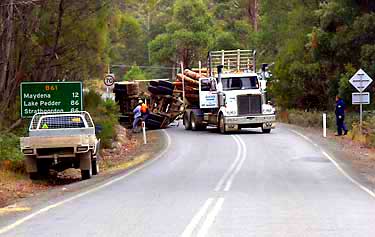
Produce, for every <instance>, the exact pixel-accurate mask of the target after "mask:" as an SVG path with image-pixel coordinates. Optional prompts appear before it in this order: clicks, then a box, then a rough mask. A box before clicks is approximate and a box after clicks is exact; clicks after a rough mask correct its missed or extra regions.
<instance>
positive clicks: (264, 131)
mask: <svg viewBox="0 0 375 237" xmlns="http://www.w3.org/2000/svg"><path fill="white" fill-rule="evenodd" d="M262 132H263V133H270V132H271V129H270V128H262Z"/></svg>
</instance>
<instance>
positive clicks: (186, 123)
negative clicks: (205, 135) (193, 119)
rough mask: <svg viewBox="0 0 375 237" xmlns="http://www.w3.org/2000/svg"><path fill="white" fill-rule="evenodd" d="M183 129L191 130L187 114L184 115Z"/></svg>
mask: <svg viewBox="0 0 375 237" xmlns="http://www.w3.org/2000/svg"><path fill="white" fill-rule="evenodd" d="M183 121H184V127H185V130H190V129H191V123H190V120H189V116H188V114H187V113H184V120H183Z"/></svg>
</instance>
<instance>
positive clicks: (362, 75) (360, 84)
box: [349, 69, 372, 92]
mask: <svg viewBox="0 0 375 237" xmlns="http://www.w3.org/2000/svg"><path fill="white" fill-rule="evenodd" d="M349 82H350V84H352V85H353V86H354V87H355V88H356V89H357V90H358V91H359V92H363V91H364V90H366V88H367V87H368V86H369V85H370V84H371V83H372V79H371V77H369V75H367V73H366V72H365V71H363V70H362V69H359V70H358V72H357V73H356V74H355V75H354V76H353V77H352V78H351V79H350V80H349Z"/></svg>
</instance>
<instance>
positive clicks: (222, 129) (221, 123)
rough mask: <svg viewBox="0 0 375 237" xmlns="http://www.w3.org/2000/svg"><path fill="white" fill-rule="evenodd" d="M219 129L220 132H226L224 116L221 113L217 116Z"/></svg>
mask: <svg viewBox="0 0 375 237" xmlns="http://www.w3.org/2000/svg"><path fill="white" fill-rule="evenodd" d="M218 127H219V131H220V133H221V134H225V133H227V131H226V129H225V121H224V116H223V115H220V118H219V126H218Z"/></svg>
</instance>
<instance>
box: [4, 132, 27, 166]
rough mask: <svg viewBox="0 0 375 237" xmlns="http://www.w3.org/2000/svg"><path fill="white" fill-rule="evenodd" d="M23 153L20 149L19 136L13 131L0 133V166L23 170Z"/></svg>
mask: <svg viewBox="0 0 375 237" xmlns="http://www.w3.org/2000/svg"><path fill="white" fill-rule="evenodd" d="M23 160H24V158H23V154H22V153H21V151H20V138H19V136H17V135H15V134H13V133H7V134H1V135H0V167H1V166H4V167H5V168H7V169H10V170H12V171H16V172H24V171H25V166H24V163H23Z"/></svg>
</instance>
